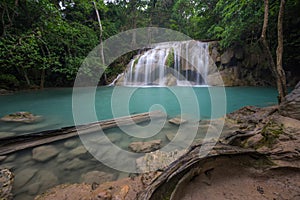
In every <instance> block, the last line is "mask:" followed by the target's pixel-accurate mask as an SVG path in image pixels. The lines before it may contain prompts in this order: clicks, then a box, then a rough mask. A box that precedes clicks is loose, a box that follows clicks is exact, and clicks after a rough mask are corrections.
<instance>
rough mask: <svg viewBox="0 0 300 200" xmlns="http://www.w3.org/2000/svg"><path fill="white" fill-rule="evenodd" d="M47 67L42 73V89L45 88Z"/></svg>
mask: <svg viewBox="0 0 300 200" xmlns="http://www.w3.org/2000/svg"><path fill="white" fill-rule="evenodd" d="M45 71H46V70H45V69H42V73H41V82H40V89H44V85H45V74H46V72H45Z"/></svg>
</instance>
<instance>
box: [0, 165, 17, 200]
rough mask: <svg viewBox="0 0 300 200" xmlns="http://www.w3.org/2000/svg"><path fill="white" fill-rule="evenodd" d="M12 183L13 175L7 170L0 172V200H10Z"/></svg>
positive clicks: (11, 197)
mask: <svg viewBox="0 0 300 200" xmlns="http://www.w3.org/2000/svg"><path fill="white" fill-rule="evenodd" d="M13 182H14V175H13V173H12V172H11V171H9V170H8V169H1V170H0V199H1V200H2V199H3V200H12V199H13V195H12V192H11V190H12V187H13Z"/></svg>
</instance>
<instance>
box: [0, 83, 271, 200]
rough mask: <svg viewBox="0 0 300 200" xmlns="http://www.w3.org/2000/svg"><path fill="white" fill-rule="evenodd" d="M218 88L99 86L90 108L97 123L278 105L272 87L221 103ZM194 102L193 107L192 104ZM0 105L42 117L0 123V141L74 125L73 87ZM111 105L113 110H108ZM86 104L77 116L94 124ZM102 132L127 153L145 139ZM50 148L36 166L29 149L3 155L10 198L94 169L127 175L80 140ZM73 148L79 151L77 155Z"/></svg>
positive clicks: (167, 130) (239, 92) (231, 94)
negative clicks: (10, 177) (156, 113)
mask: <svg viewBox="0 0 300 200" xmlns="http://www.w3.org/2000/svg"><path fill="white" fill-rule="evenodd" d="M116 89H118V91H119V93H118V94H117V95H115V96H112V94H115V93H113V92H114V91H116ZM221 89H222V88H218V87H209V88H207V87H195V88H186V87H173V88H158V87H154V88H151V87H150V88H128V87H120V88H114V87H99V88H97V90H96V93H95V95H92V96H94V97H95V106H93V107H94V108H95V110H96V113H97V117H98V119H97V120H103V119H110V118H113V117H119V116H122V115H126V112H124V110H125V111H126V110H128V112H127V113H131V114H133V113H141V112H147V111H149V110H151V107H152V106H153V105H157V104H158V105H161V107H163V109H164V110H165V111H166V112H167V114H168V117H169V118H171V117H174V116H176V115H179V114H183V115H185V114H188V115H189V114H193V113H198V112H200V116H198V117H200V118H201V119H210V118H214V117H219V116H220V115H221V114H222V112H219V111H222V107H223V104H224V103H226V105H224V106H225V107H226V108H227V112H232V111H234V110H236V109H238V108H241V107H243V106H246V105H254V106H260V107H262V106H269V105H273V104H275V103H276V101H277V100H276V96H277V92H276V90H275V88H263V87H230V88H226V101H223V100H222V93H221ZM133 90H134V91H133ZM188 90H189V91H190V92H191V91H192V93H193V95H191V93H190V92H188ZM131 92H132V93H131ZM129 94H132V95H129ZM210 94H213V96H214V97H213V99H214V101H215V102H216V103H215V104H214V102H213V101H212V100H211V97H210ZM86 95H87V90H84V91H83V92H82V93H80V94H79V95H78V97H79V98H82V97H84V96H86ZM128 96H129V97H128ZM193 96H194V97H196V101H192V97H193ZM126 97H128V98H127V99H128V103H126V102H127V100H126ZM112 100H113V101H112ZM112 102H113V103H112ZM195 102H196V103H197V105H195V104H194V103H195ZM0 105H1V107H0V116H4V115H6V114H10V113H14V112H18V111H29V112H32V113H34V114H36V115H41V116H43V118H44V120H43V121H41V122H39V123H35V124H22V123H4V122H0V137H5V136H11V135H17V134H25V133H29V132H36V131H41V130H48V129H55V128H61V127H65V126H70V125H73V124H74V120H73V113H72V88H63V89H45V90H43V91H29V92H18V93H15V94H13V95H7V96H0ZM112 105H113V111H112V108H111V107H112ZM211 105H214V106H215V110H216V111H215V112H213V114H212V112H211ZM86 106H89V102H86V101H85V99H82V101H81V104H80V105H79V107H80V109H79V111H80V112H79V115H80V116H81V117H82V118H83V121H82V122H83V123H87V122H90V121H93V120H94V119H93V118H91V117H90V113H89V112H86V111H85V108H86ZM182 107H185V108H186V109H185V110H184V112H182V111H181V108H182ZM197 109H198V110H197ZM205 121H208V120H202V121H201V122H199V123H203V124H202V125H199V129H198V130H197V135H196V136H195V139H198V138H200V139H201V138H203V136H205V135H206V134H207V125H206V122H205ZM145 123H146V122H145ZM184 126H186V127H185V128H186V130H187V131H188V132H189V133H191V131H192V130H190V128H192V127H190V125H189V123H187V124H185V125H184ZM205 127H206V128H205ZM127 128H129V129H130V132H137V129H136V127H127ZM177 131H178V126H176V125H173V124H170V123H165V124H164V127H163V128H162V130H161V131H160V132H159V133H157V134H156V135H155V136H153V137H151V138H149V140H154V139H155V140H157V139H159V140H161V141H162V144H163V146H164V145H167V144H168V143H169V142H170V141H169V139H167V137H166V136H167V135H170V134H172V135H173V136H175V135H176V132H177ZM143 132H145V133H140V132H138V133H139V134H145V135H147V134H149V133H150V132H151V130H143ZM105 134H106V135H107V137H108V138H109V139H110V141H111V142H113V143H114V144H115V145H117V146H118V147H120V148H121V149H123V150H126V151H130V150H129V149H128V146H129V144H130V143H132V142H135V141H147V138H146V139H143V138H135V137H132V136H129V135H127V134H124V132H122V131H121V130H120V129H118V128H113V129H108V130H105ZM91 139H92V140H93V141H92V142H95V141H94V139H93V138H91ZM101 144H102V143H101ZM49 145H50V146H52V147H53V148H55V149H56V150H57V151H58V153H57V155H55V156H54V157H52V158H51V159H49V160H46V161H42V162H41V161H38V160H36V159H34V158H33V152H34V149H32V148H29V149H26V150H23V151H19V152H15V153H12V154H9V155H8V156H5V158H1V159H2V161H0V167H5V168H9V169H11V170H12V171H13V173H14V174H15V182H14V187H13V194H14V199H16V200H32V199H34V197H35V196H36V195H38V194H41V193H42V192H44V191H46V190H47V189H49V188H52V187H54V186H55V185H59V184H65V183H82V182H84V181H85V180H84V179H83V177H84V176H85V175H86V174H87V173H90V172H93V171H98V172H101V173H108V174H110V175H111V179H109V180H116V179H120V178H123V177H127V176H128V174H127V173H124V172H121V171H118V170H115V169H112V168H110V167H107V166H106V165H104V164H103V163H101V162H99V161H98V160H96V159H95V158H93V156H92V155H91V154H90V153H89V152H87V151H84V149H85V148H86V147H85V146H83V143H82V141H81V140H80V138H79V137H74V138H70V139H67V140H63V141H58V142H54V143H51V144H49ZM104 146H105V145H104ZM97 147H99V146H97ZM100 147H101V146H100ZM78 148H79V149H81V150H80V151H78ZM98 150H99V149H98ZM98 153H101V155H102V157H103V158H110V159H113V160H117V161H119V162H124V161H125V160H126V158H123V157H121V158H120V150H118V149H117V150H114V151H108V152H106V151H102V149H100V151H98ZM90 179H91V178H90ZM109 180H107V181H109Z"/></svg>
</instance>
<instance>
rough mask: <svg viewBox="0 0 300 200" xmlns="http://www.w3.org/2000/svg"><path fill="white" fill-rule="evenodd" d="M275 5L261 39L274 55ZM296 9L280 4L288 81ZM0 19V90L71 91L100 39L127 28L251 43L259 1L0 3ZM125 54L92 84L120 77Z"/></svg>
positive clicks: (299, 41) (295, 55)
mask: <svg viewBox="0 0 300 200" xmlns="http://www.w3.org/2000/svg"><path fill="white" fill-rule="evenodd" d="M279 5H280V1H279V0H270V2H269V25H268V27H267V32H266V38H267V42H268V45H269V47H270V50H271V53H272V54H273V57H274V58H275V57H276V56H275V54H276V47H277V20H278V12H279V7H280V6H279ZM299 10H300V1H299V0H288V1H286V5H285V11H284V16H283V39H284V40H283V44H284V51H283V58H284V59H283V67H284V69H285V70H286V71H289V72H290V73H293V74H294V76H299V74H300V70H299V69H297V68H299V66H298V65H299V61H300V57H299V52H300V38H299V35H300V29H299V26H300V17H299ZM96 11H99V14H100V18H101V23H102V29H103V30H102V31H101V29H99V23H98V18H97V12H96ZM0 16H1V18H0V20H1V24H0V68H1V69H0V70H1V73H0V88H5V89H16V88H39V87H41V88H43V87H60V86H72V84H73V81H74V79H75V76H76V73H77V70H78V68H79V67H80V65H81V63H82V61H83V60H84V58H85V57H86V56H87V54H88V53H89V52H90V51H91V50H92V49H93V48H94V47H95V46H97V45H98V44H99V42H100V41H101V40H105V39H107V38H109V37H110V36H113V35H115V34H117V33H120V32H122V31H126V30H129V29H133V28H140V27H149V26H151V27H163V28H169V29H173V30H177V31H180V32H182V33H184V34H186V35H188V36H190V37H191V38H193V39H196V40H218V41H219V44H220V47H221V48H223V49H226V48H228V47H231V46H234V45H258V43H259V38H260V37H261V32H262V25H263V21H264V1H263V0H261V1H258V0H241V1H236V0H159V1H158V0H111V1H110V0H104V1H103V0H98V1H94V2H93V1H90V0H62V1H60V0H58V1H57V0H1V2H0ZM120 45H121V44H120ZM131 56H132V55H127V57H126V56H124V58H120V59H118V60H117V61H116V62H114V63H113V64H112V65H111V66H110V67H109V68H107V71H106V73H105V74H106V77H105V80H103V81H102V82H100V84H107V83H109V82H110V81H111V80H112V79H113V78H114V77H115V76H116V75H117V74H118V73H120V72H122V71H123V70H124V68H125V66H126V63H127V62H128V59H130V57H131Z"/></svg>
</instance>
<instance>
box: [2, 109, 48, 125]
mask: <svg viewBox="0 0 300 200" xmlns="http://www.w3.org/2000/svg"><path fill="white" fill-rule="evenodd" d="M41 119H42V117H41V116H38V115H33V114H32V113H30V112H23V111H22V112H16V113H12V114H9V115H5V116H4V117H2V118H1V119H0V120H1V121H4V122H21V123H35V122H38V121H40V120H41Z"/></svg>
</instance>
